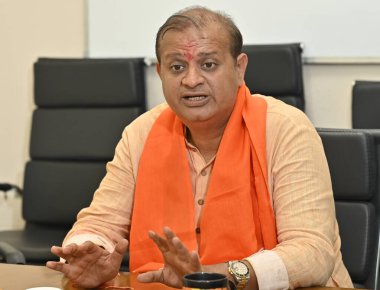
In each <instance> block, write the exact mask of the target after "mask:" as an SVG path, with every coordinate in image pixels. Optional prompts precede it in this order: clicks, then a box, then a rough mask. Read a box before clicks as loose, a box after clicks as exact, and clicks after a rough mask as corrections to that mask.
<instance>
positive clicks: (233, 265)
mask: <svg viewBox="0 0 380 290" xmlns="http://www.w3.org/2000/svg"><path fill="white" fill-rule="evenodd" d="M228 272H229V273H230V274H231V275H232V277H233V278H234V280H235V282H236V289H237V290H242V289H243V288H244V287H245V286H246V285H247V283H248V281H249V278H250V273H249V267H248V266H247V265H246V264H245V263H243V262H242V261H229V262H228Z"/></svg>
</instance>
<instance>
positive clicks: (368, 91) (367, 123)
mask: <svg viewBox="0 0 380 290" xmlns="http://www.w3.org/2000/svg"><path fill="white" fill-rule="evenodd" d="M352 128H358V129H360V128H363V129H380V81H356V82H355V83H354V85H353V88H352Z"/></svg>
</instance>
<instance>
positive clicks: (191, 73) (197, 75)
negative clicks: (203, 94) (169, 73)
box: [182, 65, 204, 88]
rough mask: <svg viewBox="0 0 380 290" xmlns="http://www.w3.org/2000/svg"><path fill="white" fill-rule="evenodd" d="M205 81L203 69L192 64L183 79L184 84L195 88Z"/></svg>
mask: <svg viewBox="0 0 380 290" xmlns="http://www.w3.org/2000/svg"><path fill="white" fill-rule="evenodd" d="M203 82H204V78H203V75H202V71H201V69H200V68H199V67H196V66H192V65H190V66H189V67H188V69H187V71H186V74H185V75H184V77H183V79H182V84H183V85H185V86H188V87H191V88H194V87H196V86H198V85H200V84H202V83H203Z"/></svg>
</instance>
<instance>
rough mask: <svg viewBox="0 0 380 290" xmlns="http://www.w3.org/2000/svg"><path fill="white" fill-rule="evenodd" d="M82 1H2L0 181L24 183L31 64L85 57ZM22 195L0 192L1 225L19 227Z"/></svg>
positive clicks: (83, 5) (29, 123)
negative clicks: (16, 195) (16, 197)
mask: <svg viewBox="0 0 380 290" xmlns="http://www.w3.org/2000/svg"><path fill="white" fill-rule="evenodd" d="M85 8H86V7H85V1H84V0H65V1H60V0H33V1H23V0H0V36H1V39H0V42H1V44H0V64H1V65H0V134H1V135H0V136H1V139H0V140H1V143H0V182H11V183H16V184H18V185H19V186H21V185H22V181H23V174H24V166H25V162H26V161H27V159H28V146H29V132H30V127H31V117H32V110H33V107H34V105H33V74H32V72H33V63H34V61H35V60H36V59H37V58H38V57H40V56H47V57H83V55H84V51H85V46H86V39H87V37H86V29H85V15H86V14H85ZM21 224H22V223H21V217H20V199H15V198H14V197H13V196H12V195H11V196H10V198H8V200H5V199H4V197H3V196H2V194H1V192H0V229H4V228H15V227H19V226H21Z"/></svg>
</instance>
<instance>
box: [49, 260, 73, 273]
mask: <svg viewBox="0 0 380 290" xmlns="http://www.w3.org/2000/svg"><path fill="white" fill-rule="evenodd" d="M46 267H48V268H49V269H52V270H55V271H59V272H62V273H63V274H65V275H66V274H67V273H68V265H67V264H65V263H61V262H54V261H48V262H46Z"/></svg>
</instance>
